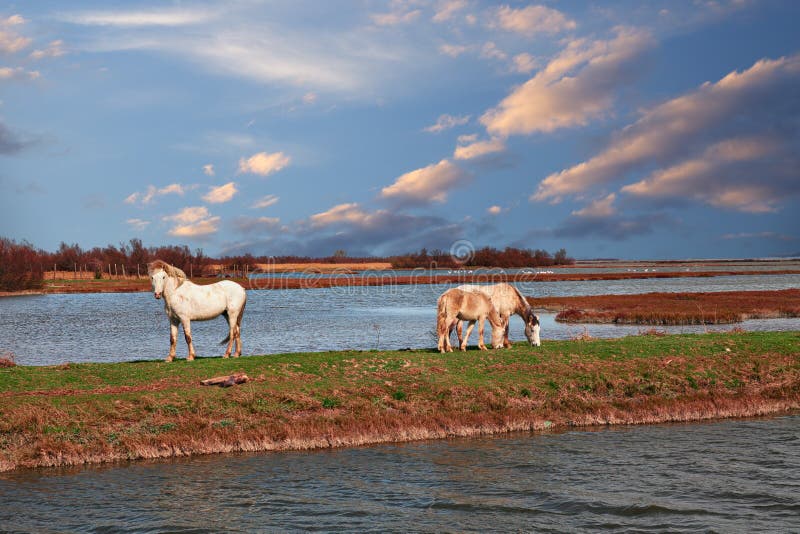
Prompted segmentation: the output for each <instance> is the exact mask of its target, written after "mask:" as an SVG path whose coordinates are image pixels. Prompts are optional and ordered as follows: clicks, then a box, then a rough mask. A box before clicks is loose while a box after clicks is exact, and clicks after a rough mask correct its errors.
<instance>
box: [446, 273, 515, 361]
mask: <svg viewBox="0 0 800 534" xmlns="http://www.w3.org/2000/svg"><path fill="white" fill-rule="evenodd" d="M486 319H488V320H489V323H490V324H491V325H492V348H495V349H499V348H501V347H502V346H503V323H502V320H501V319H500V315H498V313H497V311H496V310H495V309H494V307H493V306H492V301H490V300H489V297H487V296H486V295H483V294H482V293H473V292H470V291H461V290H460V289H448V290H447V291H445V292H444V293H442V296H440V297H439V300H438V301H437V303H436V333H437V334H438V336H439V344H438V347H437V348H438V349H439V352H445V351H447V352H453V347H452V346H451V345H450V332H451V331H452V329H453V324H455V323H456V322H458V323H461V321H462V320H464V321H469V327H468V328H467V335H466V337H465V338H464V340H463V341H462V340H461V338H459V342H460V345H461V347H460V348H461V350H467V340H468V339H469V335H470V334H471V333H472V329H473V328H475V322H476V321H477V322H478V348H479V349H481V350H486V345H484V344H483V321H484V320H486Z"/></svg>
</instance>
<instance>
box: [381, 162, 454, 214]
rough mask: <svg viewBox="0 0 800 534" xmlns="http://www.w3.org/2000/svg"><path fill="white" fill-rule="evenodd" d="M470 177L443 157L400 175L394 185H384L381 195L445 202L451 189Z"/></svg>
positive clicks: (400, 199)
mask: <svg viewBox="0 0 800 534" xmlns="http://www.w3.org/2000/svg"><path fill="white" fill-rule="evenodd" d="M469 179H470V176H469V175H468V174H466V173H465V172H464V171H462V170H461V169H459V168H458V166H456V165H454V164H453V163H451V162H450V161H448V160H446V159H443V160H442V161H440V162H439V163H434V164H431V165H428V166H427V167H423V168H421V169H417V170H414V171H411V172H408V173H406V174H404V175H402V176H400V177H399V178H397V180H395V182H394V183H393V184H392V185H389V186H387V187H384V188H383V189H382V190H381V194H380V196H381V198H384V199H389V200H395V201H398V202H400V203H407V204H429V203H431V202H438V203H443V202H445V201H446V200H447V192H448V191H449V190H450V189H453V188H454V187H456V186H459V185H462V184H464V183H465V182H467V181H468V180H469Z"/></svg>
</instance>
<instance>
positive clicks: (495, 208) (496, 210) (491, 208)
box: [486, 205, 506, 215]
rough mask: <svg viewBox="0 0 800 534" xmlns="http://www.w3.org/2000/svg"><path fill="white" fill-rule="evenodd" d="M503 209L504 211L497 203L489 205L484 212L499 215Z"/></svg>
mask: <svg viewBox="0 0 800 534" xmlns="http://www.w3.org/2000/svg"><path fill="white" fill-rule="evenodd" d="M504 211H506V210H505V209H504V208H502V207H500V206H497V205H495V206H489V207H488V208H486V213H488V214H489V215H500V214H501V213H503V212H504Z"/></svg>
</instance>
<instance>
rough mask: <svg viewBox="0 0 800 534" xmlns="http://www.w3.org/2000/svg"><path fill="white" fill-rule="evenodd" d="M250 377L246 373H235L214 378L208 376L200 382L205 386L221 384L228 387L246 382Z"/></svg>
mask: <svg viewBox="0 0 800 534" xmlns="http://www.w3.org/2000/svg"><path fill="white" fill-rule="evenodd" d="M249 380H250V377H249V376H247V375H246V374H244V373H234V374H232V375H224V376H215V377H214V378H207V379H205V380H201V381H200V383H201V384H202V385H204V386H219V387H221V388H227V387H230V386H233V385H236V384H244V383H245V382H248V381H249Z"/></svg>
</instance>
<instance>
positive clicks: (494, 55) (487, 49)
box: [481, 41, 508, 61]
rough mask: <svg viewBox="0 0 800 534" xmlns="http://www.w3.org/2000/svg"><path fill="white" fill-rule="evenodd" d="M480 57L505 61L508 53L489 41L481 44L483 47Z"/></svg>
mask: <svg viewBox="0 0 800 534" xmlns="http://www.w3.org/2000/svg"><path fill="white" fill-rule="evenodd" d="M481 57H482V58H485V59H496V60H498V61H505V60H506V59H507V58H508V54H506V53H505V52H503V51H502V50H500V49H499V48H497V45H496V44H495V43H493V42H492V41H489V42H487V43H486V44H484V45H483V48H481Z"/></svg>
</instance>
